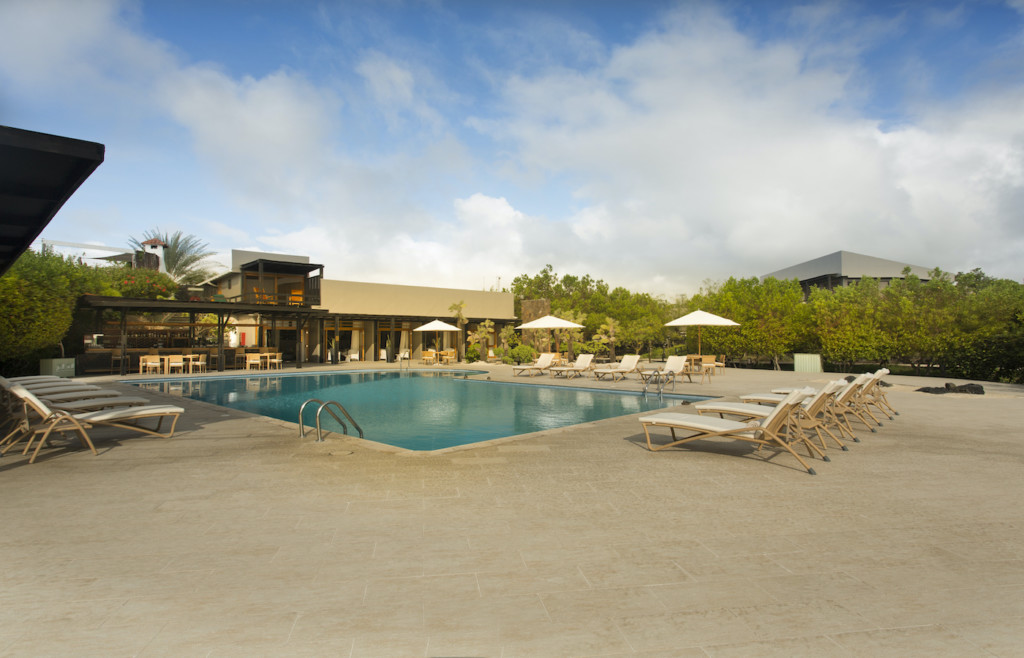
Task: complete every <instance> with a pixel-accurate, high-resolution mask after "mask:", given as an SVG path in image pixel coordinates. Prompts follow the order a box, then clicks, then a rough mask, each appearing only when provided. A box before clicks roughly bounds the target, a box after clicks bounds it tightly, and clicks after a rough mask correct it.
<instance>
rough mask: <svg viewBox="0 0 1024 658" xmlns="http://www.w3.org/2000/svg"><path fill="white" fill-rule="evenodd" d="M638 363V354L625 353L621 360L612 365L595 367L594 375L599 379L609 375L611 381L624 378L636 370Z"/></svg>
mask: <svg viewBox="0 0 1024 658" xmlns="http://www.w3.org/2000/svg"><path fill="white" fill-rule="evenodd" d="M638 363H640V355H639V354H627V355H625V356H624V357H622V360H621V361H619V362H618V363H617V364H615V365H613V366H608V367H606V368H597V369H595V370H594V377H595V378H597V379H601V378H603V377H606V376H611V378H612V381H613V382H614V381H616V380H617V379H625V378H626V375H628V374H629V373H631V372H633V371H634V370H636V367H637V364H638Z"/></svg>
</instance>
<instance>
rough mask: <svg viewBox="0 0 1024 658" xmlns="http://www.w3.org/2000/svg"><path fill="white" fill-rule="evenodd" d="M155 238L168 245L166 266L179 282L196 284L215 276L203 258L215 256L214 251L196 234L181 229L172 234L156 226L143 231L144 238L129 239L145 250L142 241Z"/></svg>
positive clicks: (137, 248)
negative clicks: (184, 232)
mask: <svg viewBox="0 0 1024 658" xmlns="http://www.w3.org/2000/svg"><path fill="white" fill-rule="evenodd" d="M153 239H156V240H160V241H161V242H163V243H164V244H165V245H167V246H166V247H164V268H165V269H166V270H167V274H169V275H170V276H171V278H173V279H174V280H175V281H177V282H178V283H184V284H196V283H201V282H203V281H206V280H207V279H209V278H210V277H211V276H213V274H214V272H213V270H212V269H210V268H209V267H207V266H205V265H204V264H203V260H204V259H206V258H208V257H210V256H213V255H214V252H212V251H209V245H208V244H206V243H205V242H201V241H200V240H199V238H197V237H196V236H194V235H184V234H183V233H182V232H181V231H175V232H174V234H173V235H170V234H168V233H166V232H161V231H160V229H159V228H156V229H150V230H148V231H146V232H145V233H143V234H142V240H137V239H136V238H131V239H129V241H128V244H129V246H131V247H132V248H133V249H135V250H136V251H144V248H143V246H142V243H143V242H145V241H147V240H153Z"/></svg>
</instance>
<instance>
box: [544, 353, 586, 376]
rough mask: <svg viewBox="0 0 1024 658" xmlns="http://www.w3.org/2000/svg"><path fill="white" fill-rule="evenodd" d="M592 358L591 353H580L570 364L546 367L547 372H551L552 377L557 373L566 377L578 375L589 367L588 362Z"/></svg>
mask: <svg viewBox="0 0 1024 658" xmlns="http://www.w3.org/2000/svg"><path fill="white" fill-rule="evenodd" d="M593 360H594V355H593V354H580V355H579V356H578V357H576V362H575V363H573V364H572V365H571V366H554V367H551V368H548V372H550V373H551V376H552V377H558V376H559V375H561V376H563V377H565V378H566V379H572V378H573V377H579V376H580V375H582V374H583V373H585V372H586V371H587V370H589V369H590V362H591V361H593Z"/></svg>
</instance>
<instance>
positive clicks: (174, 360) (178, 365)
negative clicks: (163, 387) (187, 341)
mask: <svg viewBox="0 0 1024 658" xmlns="http://www.w3.org/2000/svg"><path fill="white" fill-rule="evenodd" d="M175 370H177V371H178V372H180V373H181V374H183V375H184V374H185V357H184V356H182V355H181V354H171V355H169V356H168V357H167V374H170V373H172V372H174V371H175Z"/></svg>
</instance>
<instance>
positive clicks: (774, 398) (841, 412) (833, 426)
mask: <svg viewBox="0 0 1024 658" xmlns="http://www.w3.org/2000/svg"><path fill="white" fill-rule="evenodd" d="M888 374H889V371H888V370H887V369H885V368H882V369H881V370H878V371H877V372H875V373H865V374H863V375H859V376H857V377H855V378H853V380H852V381H846V380H844V379H839V380H835V381H832V382H829V383H827V384H826V385H825V386H823V387H822V388H820V389H818V390H815V389H813V388H798V389H776V390H775V391H773V392H772V393H757V394H750V395H742V396H740V400H741V401H740V402H727V401H720V400H711V401H708V402H702V403H700V404H697V405H695V406H694V408H695V409H696V410H697V414H689V413H673V412H665V413H659V414H653V415H650V416H642V417H641V418H640V425H641V426H642V427H643V430H644V436H645V437H646V440H647V447H648V449H649V450H651V451H652V452H653V451H658V450H664V449H665V448H670V447H673V446H678V445H682V444H686V443H692V442H694V441H703V440H707V439H716V438H724V439H732V440H738V441H746V442H749V443H754V444H756V445H757V447H758V450H760V449H761V448H762V447H769V448H775V449H776V450H778V451H783V452H787V453H789V454H791V455H792V456H793V457H795V458H796V460H797V461H798V462H799V463H800V465H801V466H803V467H804V469H806V470H807V472H808V473H810V474H811V475H814V474H815V470H814V469H813V468H812V467H811V466H810V465H809V464H808V463H807V462H806V461H805V460H804V458H803V457H801V456H800V455H799V454H797V452H796V451H795V450H794V446H796V447H800V446H803V448H805V449H806V451H807V453H808V456H809V457H811V458H815V457H817V458H820V459H821V460H823V461H831V460H830V459H829V457H828V455H826V454H825V453H826V451H827V450H828V443H827V442H826V438H827V439H828V440H829V441H830V442H831V443H833V444H835V445H836V446H838V447H839V448H840V449H841V450H847V449H848V448H847V446H846V444H845V443H844V441H843V439H846V438H849V439H851V440H853V441H855V442H857V441H859V439H858V438H857V437H856V435H855V434H854V432H853V425H852V423H851V421H857V422H859V423H861V424H862V425H864V426H865V427H867V428H868V429H870V430H871V431H872V432H874V431H876V430H875V427H876V426H879V425H881V424H882V422H881V421H880V420H879V419H878V417H877V416H876V415H875V413H874V411H877V412H878V413H880V414H884V415H885V416H887V417H888V418H889V419H890V420H892V419H893V418H894V417H895V416H896V415H897V412H896V410H895V409H893V408H892V406H891V405H890V404H889V401H888V400H887V399H886V396H885V391H884V390H883V389H882V388H881V386H880V384H881V381H882V378H883V377H884V376H885V375H888ZM872 409H874V411H873V410H872ZM712 414H713V415H712ZM716 415H717V417H715V416H716ZM869 419H870V420H869ZM872 423H874V424H872ZM655 427H663V428H668V430H669V431H670V433H671V437H672V440H671V441H670V442H669V443H665V444H655V443H654V442H652V441H651V429H652V428H655ZM677 432H678V433H679V434H677ZM815 439H816V441H815Z"/></svg>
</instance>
